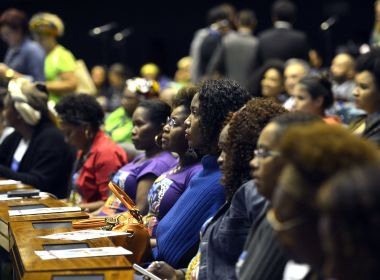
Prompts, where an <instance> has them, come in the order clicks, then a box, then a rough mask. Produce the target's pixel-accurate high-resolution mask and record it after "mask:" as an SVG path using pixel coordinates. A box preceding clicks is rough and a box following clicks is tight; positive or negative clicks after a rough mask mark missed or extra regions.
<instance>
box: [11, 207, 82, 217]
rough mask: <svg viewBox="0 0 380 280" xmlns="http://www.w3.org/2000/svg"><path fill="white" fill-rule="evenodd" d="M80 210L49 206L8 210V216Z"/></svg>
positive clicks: (77, 208) (78, 209)
mask: <svg viewBox="0 0 380 280" xmlns="http://www.w3.org/2000/svg"><path fill="white" fill-rule="evenodd" d="M78 211H81V208H80V207H51V208H36V209H25V210H8V214H9V216H23V215H37V214H51V213H64V212H78Z"/></svg>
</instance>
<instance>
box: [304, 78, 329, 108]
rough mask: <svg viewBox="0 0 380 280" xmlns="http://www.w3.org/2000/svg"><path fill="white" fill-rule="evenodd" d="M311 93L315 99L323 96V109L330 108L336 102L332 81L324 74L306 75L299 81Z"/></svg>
mask: <svg viewBox="0 0 380 280" xmlns="http://www.w3.org/2000/svg"><path fill="white" fill-rule="evenodd" d="M298 83H299V84H300V85H302V86H303V87H304V88H305V90H306V91H307V92H308V93H309V94H310V96H311V98H312V99H313V100H315V99H317V98H318V97H323V104H322V106H323V109H328V108H329V107H331V106H332V105H333V103H334V95H333V92H332V89H331V83H330V81H329V80H328V79H327V78H325V77H323V76H311V75H309V76H306V77H303V78H302V79H301V80H300V81H299V82H298Z"/></svg>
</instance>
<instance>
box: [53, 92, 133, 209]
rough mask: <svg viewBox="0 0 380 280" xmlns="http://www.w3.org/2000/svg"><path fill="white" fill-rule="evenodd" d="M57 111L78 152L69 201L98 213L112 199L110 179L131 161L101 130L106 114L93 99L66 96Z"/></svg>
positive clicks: (69, 140)
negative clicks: (128, 160) (109, 187)
mask: <svg viewBox="0 0 380 280" xmlns="http://www.w3.org/2000/svg"><path fill="white" fill-rule="evenodd" d="M56 111H57V113H58V116H59V118H60V121H61V122H60V128H61V130H62V132H63V134H64V135H65V137H66V141H67V142H68V143H69V144H70V145H72V146H73V147H75V148H76V149H77V151H78V153H77V161H76V164H75V167H74V175H73V178H72V191H71V194H70V198H69V200H70V202H72V203H73V204H74V205H79V206H80V207H81V208H82V209H84V210H86V211H94V210H96V209H98V208H99V207H101V206H102V205H103V204H104V201H105V200H106V199H107V198H108V194H109V189H108V186H107V185H108V182H109V179H110V177H111V175H112V174H113V173H114V172H116V171H117V170H118V169H119V168H120V167H121V166H123V165H124V164H125V163H126V162H127V156H126V154H125V152H124V150H123V149H122V148H120V147H119V146H117V145H116V144H115V143H114V142H112V140H111V139H110V138H108V136H106V135H105V133H104V132H103V131H102V130H101V129H100V126H101V125H102V123H103V119H104V113H103V110H102V108H101V107H100V104H99V103H98V102H97V101H96V99H95V98H94V97H93V96H90V95H87V94H75V95H68V96H65V97H63V98H62V99H61V101H60V102H59V103H58V104H57V106H56Z"/></svg>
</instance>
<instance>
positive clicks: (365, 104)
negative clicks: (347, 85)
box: [353, 71, 380, 114]
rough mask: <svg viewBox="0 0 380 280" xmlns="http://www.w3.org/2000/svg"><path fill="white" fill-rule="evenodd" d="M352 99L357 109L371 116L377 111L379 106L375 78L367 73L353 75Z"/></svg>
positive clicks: (379, 99)
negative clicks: (353, 98)
mask: <svg viewBox="0 0 380 280" xmlns="http://www.w3.org/2000/svg"><path fill="white" fill-rule="evenodd" d="M355 84H356V86H355V89H354V92H353V94H354V97H355V103H356V106H357V107H358V108H359V109H362V110H364V111H366V112H367V113H369V114H371V113H374V112H376V111H378V108H379V106H380V91H379V89H378V87H377V86H376V81H375V77H374V76H373V74H372V73H370V72H369V71H363V72H359V73H357V74H356V75H355Z"/></svg>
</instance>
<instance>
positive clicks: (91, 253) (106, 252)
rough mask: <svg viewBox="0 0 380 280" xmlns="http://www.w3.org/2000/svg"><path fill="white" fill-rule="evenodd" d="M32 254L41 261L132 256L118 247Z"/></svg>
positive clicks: (129, 252)
mask: <svg viewBox="0 0 380 280" xmlns="http://www.w3.org/2000/svg"><path fill="white" fill-rule="evenodd" d="M34 252H35V253H36V254H37V255H38V256H39V257H40V258H41V259H43V260H51V259H72V258H88V257H103V256H120V255H132V252H131V251H129V250H126V249H124V248H123V247H120V246H119V247H98V248H79V249H68V250H50V251H34Z"/></svg>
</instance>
